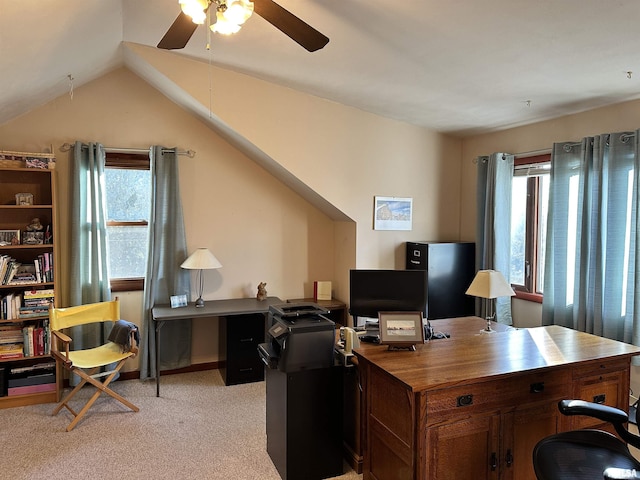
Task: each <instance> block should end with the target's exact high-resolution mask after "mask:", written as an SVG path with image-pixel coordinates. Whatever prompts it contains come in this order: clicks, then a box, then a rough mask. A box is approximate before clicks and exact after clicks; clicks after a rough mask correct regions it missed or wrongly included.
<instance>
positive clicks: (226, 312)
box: [151, 297, 284, 397]
mask: <svg viewBox="0 0 640 480" xmlns="http://www.w3.org/2000/svg"><path fill="white" fill-rule="evenodd" d="M280 303H284V302H283V301H282V300H280V299H279V298H278V297H267V298H266V299H265V300H262V301H260V300H257V299H255V298H237V299H235V298H234V299H228V300H209V301H206V302H204V307H200V308H196V306H195V304H194V303H189V304H188V305H187V306H186V307H179V308H171V306H169V305H156V306H155V307H153V308H152V309H151V318H152V320H153V322H154V323H155V337H156V358H155V361H156V397H159V396H160V329H161V328H162V325H164V322H167V321H172V320H187V319H191V318H202V317H230V316H237V315H251V314H263V315H266V314H267V313H268V312H269V305H278V304H280ZM256 355H257V350H256Z"/></svg>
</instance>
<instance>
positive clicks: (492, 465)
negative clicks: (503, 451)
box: [490, 452, 498, 472]
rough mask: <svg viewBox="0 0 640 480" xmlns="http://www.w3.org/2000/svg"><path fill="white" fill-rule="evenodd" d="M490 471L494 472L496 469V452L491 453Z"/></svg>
mask: <svg viewBox="0 0 640 480" xmlns="http://www.w3.org/2000/svg"><path fill="white" fill-rule="evenodd" d="M490 466H491V471H492V472H495V471H496V468H498V456H497V455H496V452H491V464H490Z"/></svg>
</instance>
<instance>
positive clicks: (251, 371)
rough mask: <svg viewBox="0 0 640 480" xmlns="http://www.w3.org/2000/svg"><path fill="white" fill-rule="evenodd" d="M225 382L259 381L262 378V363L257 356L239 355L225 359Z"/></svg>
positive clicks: (230, 383)
mask: <svg viewBox="0 0 640 480" xmlns="http://www.w3.org/2000/svg"><path fill="white" fill-rule="evenodd" d="M225 377H226V378H225V384H227V385H237V384H239V383H249V382H260V381H262V380H264V363H262V360H260V358H258V357H257V352H256V355H255V356H254V357H252V356H250V355H240V356H239V357H238V358H232V359H228V360H227V365H226V368H225Z"/></svg>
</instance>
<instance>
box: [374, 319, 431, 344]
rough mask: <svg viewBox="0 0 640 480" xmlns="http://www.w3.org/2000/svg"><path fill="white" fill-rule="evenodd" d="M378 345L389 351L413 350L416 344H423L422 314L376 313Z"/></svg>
mask: <svg viewBox="0 0 640 480" xmlns="http://www.w3.org/2000/svg"><path fill="white" fill-rule="evenodd" d="M378 323H379V328H380V344H382V345H389V349H390V350H393V349H411V350H415V345H416V344H417V343H424V329H423V328H422V312H378Z"/></svg>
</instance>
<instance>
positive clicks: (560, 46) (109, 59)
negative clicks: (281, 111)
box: [0, 0, 640, 135]
mask: <svg viewBox="0 0 640 480" xmlns="http://www.w3.org/2000/svg"><path fill="white" fill-rule="evenodd" d="M276 1H277V3H279V4H280V5H281V6H283V7H285V8H286V9H288V10H289V11H291V12H292V13H294V14H295V15H297V16H298V17H300V18H302V19H303V20H305V21H306V22H307V23H309V24H310V25H312V26H313V27H315V28H316V29H318V30H319V31H321V32H322V33H324V34H325V35H327V36H328V37H329V38H330V42H329V44H328V45H327V46H326V47H324V49H322V50H319V51H317V52H314V53H309V52H307V51H306V50H304V49H303V48H302V47H300V46H299V45H298V44H296V43H295V42H293V41H292V40H290V39H289V38H288V37H286V36H285V35H284V34H282V33H281V32H280V31H279V30H276V29H275V28H274V27H273V26H271V25H270V24H269V23H267V22H266V21H265V20H263V19H262V18H260V17H259V16H258V15H255V14H254V16H253V17H252V18H250V19H249V20H248V22H247V23H246V24H245V25H244V26H243V28H242V30H241V31H240V32H239V33H238V34H236V35H234V36H232V37H221V36H219V35H212V37H211V42H212V48H211V50H206V48H205V45H206V42H207V35H206V28H205V27H203V26H200V27H198V29H197V31H196V34H195V35H194V36H193V37H192V39H191V41H190V42H189V44H188V45H187V48H185V49H184V50H176V51H174V52H176V55H188V56H190V57H194V58H200V59H202V60H203V61H206V62H209V61H211V62H212V63H214V64H217V65H221V66H226V67H229V68H232V69H234V70H238V71H243V72H246V73H249V74H252V75H255V76H257V77H260V78H264V79H266V80H270V81H273V82H276V83H280V84H284V85H288V86H291V87H292V88H296V89H299V90H303V91H307V92H309V93H312V94H315V95H318V96H320V97H324V98H328V99H331V100H334V101H336V102H340V103H343V104H347V105H352V106H354V107H357V108H360V109H362V110H366V111H369V112H373V113H376V114H379V115H383V116H386V117H391V118H395V119H398V120H402V121H404V122H408V123H411V124H415V125H420V126H425V127H429V128H432V129H434V130H437V131H440V132H445V133H451V134H456V135H469V134H474V133H481V132H487V131H492V130H497V129H503V128H508V127H512V126H516V125H523V124H527V123H532V122H536V121H540V120H544V119H549V118H554V117H558V116H561V115H565V114H570V113H575V112H579V111H584V110H589V109H592V108H595V107H599V106H602V105H607V104H612V103H617V102H622V101H625V100H630V99H634V98H639V97H640V52H639V49H638V46H639V45H640V28H639V26H638V23H639V21H640V1H638V0H607V1H604V0H555V1H548V0H537V1H531V0H527V1H524V0H439V1H436V0H399V1H396V2H390V1H388V0H279V1H278V0H276ZM178 13H179V6H178V2H177V0H38V1H35V0H29V1H21V2H17V1H15V0H0V124H2V123H4V122H7V121H9V120H11V119H12V118H15V117H16V116H18V115H21V114H23V113H25V112H28V111H29V110H32V109H34V108H36V107H38V106H40V105H42V104H44V103H46V102H48V101H50V100H52V99H54V98H56V97H57V96H59V95H62V94H65V93H66V92H68V91H69V89H70V82H71V80H70V79H69V76H71V77H72V79H73V80H72V81H73V85H74V87H75V88H77V87H78V86H80V85H82V84H83V83H86V82H88V81H91V80H93V79H95V78H97V77H99V76H101V75H103V74H104V73H106V72H108V71H110V70H113V69H114V68H117V67H119V66H122V65H124V56H123V55H122V49H121V48H120V46H121V42H123V41H125V42H134V43H140V44H143V45H150V46H155V45H156V44H157V43H158V41H159V40H160V38H162V35H163V34H164V32H165V31H166V30H167V28H168V27H169V26H170V25H171V23H172V22H173V20H174V19H175V18H176V16H177V15H178ZM628 71H631V72H633V73H632V74H631V78H628V75H627V72H628Z"/></svg>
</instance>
